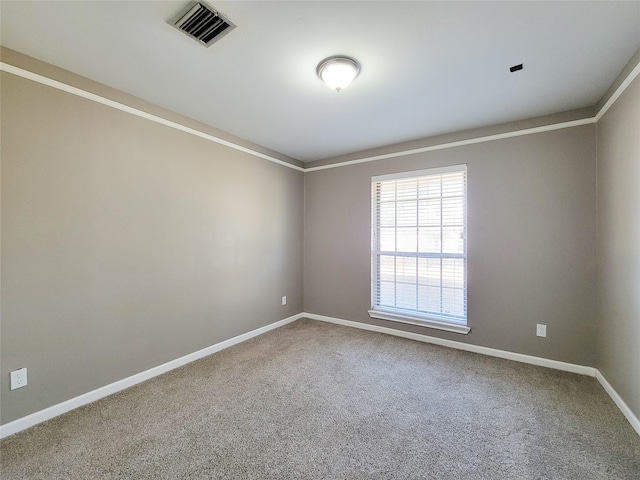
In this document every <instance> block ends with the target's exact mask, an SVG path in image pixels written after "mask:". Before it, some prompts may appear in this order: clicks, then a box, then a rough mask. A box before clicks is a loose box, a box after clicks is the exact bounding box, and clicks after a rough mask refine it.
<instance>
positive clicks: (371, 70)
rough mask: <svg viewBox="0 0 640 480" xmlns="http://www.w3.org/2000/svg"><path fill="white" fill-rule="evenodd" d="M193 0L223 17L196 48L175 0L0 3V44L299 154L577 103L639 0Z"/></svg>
mask: <svg viewBox="0 0 640 480" xmlns="http://www.w3.org/2000/svg"><path fill="white" fill-rule="evenodd" d="M209 3H210V4H211V5H213V6H214V7H216V8H217V9H218V10H220V11H222V12H223V13H225V14H226V15H227V16H228V17H230V19H231V20H232V21H233V22H234V23H236V24H237V26H238V27H237V28H236V29H235V30H234V31H233V32H231V33H230V34H228V35H227V36H226V37H224V38H223V39H221V40H220V41H219V42H217V43H215V44H214V45H213V46H211V47H210V48H205V47H203V46H200V45H199V44H197V43H196V42H195V41H194V40H192V39H190V38H189V37H187V36H186V35H184V34H182V33H181V32H179V31H178V30H176V29H174V28H172V27H171V26H169V25H168V24H167V20H169V19H170V18H172V17H173V16H174V15H175V14H176V13H177V12H178V11H179V10H180V9H181V8H182V7H183V6H184V5H186V4H187V0H184V1H178V2H174V1H143V2H134V1H127V2H98V1H69V2H58V1H46V2H27V1H24V2H7V1H2V2H1V4H0V9H1V10H0V15H1V22H2V23H1V27H2V29H1V43H2V45H4V46H6V47H9V48H11V49H14V50H17V51H19V52H22V53H24V54H27V55H30V56H32V57H35V58H38V59H40V60H43V61H45V62H48V63H51V64H54V65H57V66H59V67H62V68H65V69H67V70H70V71H72V72H75V73H77V74H80V75H83V76H85V77H89V78H91V79H93V80H97V81H98V82H101V83H104V84H107V85H109V86H112V87H115V88H117V89H119V90H122V91H125V92H128V93H130V94H133V95H136V96H138V97H140V98H143V99H145V100H148V101H150V102H153V103H155V104H157V105H160V106H162V107H165V108H168V109H170V110H173V111H175V112H178V113H181V114H183V115H186V116H189V117H191V118H194V119H196V120H199V121H202V122H204V123H207V124H209V125H211V126H214V127H217V128H219V129H221V130H224V131H226V132H229V133H231V134H233V135H236V136H238V137H241V138H244V139H246V140H249V141H251V142H254V143H257V144H260V145H263V146H265V147H268V148H270V149H273V150H276V151H278V152H281V153H283V154H285V155H288V156H290V157H293V158H297V159H299V160H303V161H312V160H317V159H321V158H327V157H332V156H336V155H341V154H345V153H351V152H355V151H359V150H364V149H368V148H373V147H377V146H382V145H389V144H393V143H398V142H403V141H407V140H415V139H420V138H425V137H429V136H433V135H438V134H442V133H449V132H454V131H459V130H465V129H469V128H475V127H481V126H486V125H493V124H497V123H502V122H507V121H512V120H521V119H525V118H531V117H537V116H541V115H548V114H552V113H556V112H561V111H566V110H573V109H577V108H581V107H587V106H592V105H594V104H596V103H597V102H598V100H600V98H601V97H602V95H603V94H604V93H605V91H606V90H607V88H608V87H609V86H610V85H611V84H612V82H613V81H614V80H615V78H616V76H617V75H618V74H619V73H620V71H621V70H622V68H623V67H624V66H625V64H626V63H627V62H628V61H629V60H630V59H631V57H632V56H633V54H634V53H635V52H636V51H637V50H638V49H639V48H640V1H630V2H616V1H603V2H596V1H587V2H575V1H568V2H520V1H511V2H427V1H422V2H419V1H414V2H396V1H387V2H379V1H377V2H363V1H353V2H346V1H344V2H338V1H332V2H319V1H284V2H283V1H280V2H268V1H252V2H242V1H232V2H227V1H217V0H211V1H210V2H209ZM336 54H346V55H349V56H352V57H354V58H356V59H357V60H358V61H359V62H360V63H361V65H362V70H361V73H360V76H359V77H358V78H357V79H356V80H355V81H354V82H353V84H352V85H351V86H350V87H349V88H347V89H345V90H343V91H342V92H340V93H337V92H335V91H332V90H330V89H329V88H328V87H326V86H325V85H324V84H323V83H322V82H321V81H320V80H319V79H318V77H317V76H316V73H315V70H316V66H317V64H318V63H319V62H320V61H321V60H322V59H324V58H325V57H328V56H331V55H336ZM519 63H523V64H524V69H523V70H522V71H520V72H516V73H510V72H509V67H511V66H512V65H515V64H519Z"/></svg>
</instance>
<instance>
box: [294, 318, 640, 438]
mask: <svg viewBox="0 0 640 480" xmlns="http://www.w3.org/2000/svg"><path fill="white" fill-rule="evenodd" d="M302 316H303V317H304V318H309V319H311V320H319V321H321V322H329V323H335V324H338V325H344V326H345V327H353V328H360V329H362V330H369V331H372V332H380V333H386V334H389V335H395V336H396V337H403V338H409V339H411V340H418V341H420V342H426V343H433V344H436V345H442V346H444V347H451V348H457V349H459V350H466V351H468V352H475V353H481V354H483V355H489V356H491V357H499V358H505V359H507V360H515V361H516V362H522V363H530V364H532V365H539V366H541V367H548V368H554V369H556V370H564V371H566V372H572V373H578V374H581V375H588V376H590V377H596V378H597V379H598V381H599V382H600V384H601V385H602V386H603V387H604V389H605V391H606V392H607V393H608V394H609V396H610V397H611V399H612V400H613V402H614V403H615V404H616V406H617V407H618V408H619V409H620V411H621V412H622V414H623V415H624V416H625V417H626V419H627V420H628V421H629V423H630V424H631V426H632V427H633V429H634V430H635V431H636V432H637V433H638V435H640V420H638V417H636V416H635V415H634V414H633V412H632V411H631V409H630V408H629V407H628V406H627V404H626V403H625V402H624V400H622V398H621V397H620V395H618V392H616V391H615V390H614V389H613V387H612V386H611V385H610V384H609V382H607V380H606V379H605V378H604V376H603V375H602V373H600V371H599V370H598V369H596V368H593V367H586V366H583V365H575V364H573V363H565V362H558V361H556V360H549V359H547V358H541V357H533V356H531V355H524V354H521V353H514V352H507V351H505V350H497V349H495V348H488V347H481V346H478V345H470V344H468V343H462V342H456V341H453V340H445V339H442V338H437V337H430V336H428V335H422V334H419V333H412V332H404V331H401V330H396V329H393V328H388V327H379V326H377V325H370V324H367V323H361V322H353V321H351V320H343V319H341V318H334V317H326V316H324V315H316V314H315V313H303V314H302Z"/></svg>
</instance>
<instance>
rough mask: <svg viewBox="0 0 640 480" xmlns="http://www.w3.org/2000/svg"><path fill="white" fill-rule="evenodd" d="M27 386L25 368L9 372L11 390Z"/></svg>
mask: <svg viewBox="0 0 640 480" xmlns="http://www.w3.org/2000/svg"><path fill="white" fill-rule="evenodd" d="M26 386H27V369H26V368H21V369H20V370H14V371H13V372H11V390H15V389H16V388H22V387H26Z"/></svg>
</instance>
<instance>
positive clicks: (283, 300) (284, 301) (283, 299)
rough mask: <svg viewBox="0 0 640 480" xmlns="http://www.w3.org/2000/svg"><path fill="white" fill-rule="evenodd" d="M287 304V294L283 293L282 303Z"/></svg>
mask: <svg viewBox="0 0 640 480" xmlns="http://www.w3.org/2000/svg"><path fill="white" fill-rule="evenodd" d="M286 304H287V296H286V295H285V296H284V297H282V305H286Z"/></svg>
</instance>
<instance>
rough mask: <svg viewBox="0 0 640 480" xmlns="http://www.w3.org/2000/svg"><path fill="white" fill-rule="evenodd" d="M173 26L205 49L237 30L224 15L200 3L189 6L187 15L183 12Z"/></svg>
mask: <svg viewBox="0 0 640 480" xmlns="http://www.w3.org/2000/svg"><path fill="white" fill-rule="evenodd" d="M173 26H175V27H176V28H177V29H178V30H180V31H182V32H184V33H186V34H187V35H189V36H190V37H191V38H193V39H195V40H197V41H198V43H200V44H202V45H204V46H205V47H210V46H211V45H212V44H214V43H215V42H217V41H218V40H220V39H221V38H222V37H224V36H225V35H226V34H227V33H229V32H231V30H233V29H234V28H236V26H235V25H234V24H233V23H232V22H231V21H230V20H229V19H228V18H227V17H226V16H225V15H224V14H222V13H220V12H218V11H216V10H214V9H212V8H211V7H209V6H207V5H204V4H202V3H200V2H195V3H192V4H189V6H188V7H187V10H186V13H185V12H184V11H183V13H182V14H180V15H179V16H178V20H176V21H175V22H173Z"/></svg>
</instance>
